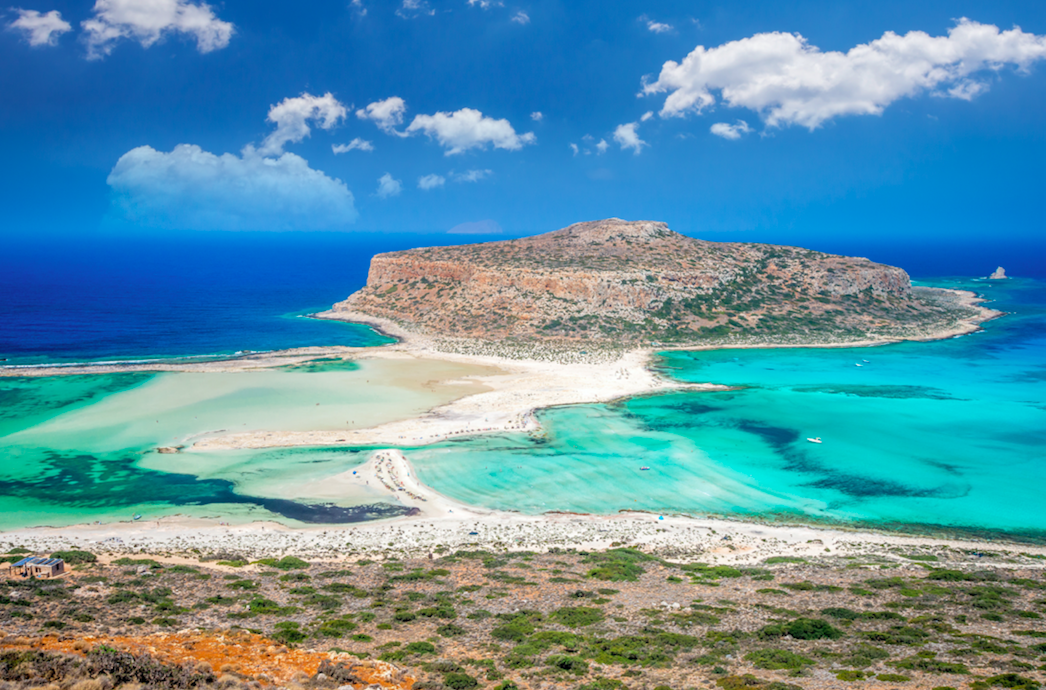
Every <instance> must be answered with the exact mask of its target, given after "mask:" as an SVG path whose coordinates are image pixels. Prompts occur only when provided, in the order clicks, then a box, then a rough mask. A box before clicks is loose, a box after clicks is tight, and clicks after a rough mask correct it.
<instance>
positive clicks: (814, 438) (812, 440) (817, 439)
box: [806, 436, 822, 443]
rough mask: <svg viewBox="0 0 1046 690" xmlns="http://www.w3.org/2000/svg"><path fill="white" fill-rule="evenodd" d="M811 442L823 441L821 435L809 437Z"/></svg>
mask: <svg viewBox="0 0 1046 690" xmlns="http://www.w3.org/2000/svg"><path fill="white" fill-rule="evenodd" d="M806 440H807V441H809V442H810V443H822V441H821V437H820V436H814V437H813V438H807V439H806Z"/></svg>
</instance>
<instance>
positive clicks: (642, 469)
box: [639, 465, 650, 472]
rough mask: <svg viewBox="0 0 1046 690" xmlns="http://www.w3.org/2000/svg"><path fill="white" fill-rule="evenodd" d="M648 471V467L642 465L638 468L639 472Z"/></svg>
mask: <svg viewBox="0 0 1046 690" xmlns="http://www.w3.org/2000/svg"><path fill="white" fill-rule="evenodd" d="M649 469H650V468H649V467H647V466H646V465H643V466H642V467H640V468H639V471H640V472H645V471H647V470H649Z"/></svg>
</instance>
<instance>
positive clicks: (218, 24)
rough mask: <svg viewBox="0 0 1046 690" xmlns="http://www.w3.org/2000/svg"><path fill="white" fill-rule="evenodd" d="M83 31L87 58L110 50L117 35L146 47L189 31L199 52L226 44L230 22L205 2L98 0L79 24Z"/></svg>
mask: <svg viewBox="0 0 1046 690" xmlns="http://www.w3.org/2000/svg"><path fill="white" fill-rule="evenodd" d="M80 25H81V26H82V27H83V29H84V31H85V32H86V36H85V40H86V41H87V57H88V59H98V58H101V57H104V56H106V55H108V54H109V53H111V52H112V50H113V47H114V45H115V44H116V42H117V41H118V40H119V39H121V38H131V39H134V40H136V41H138V42H139V43H141V44H142V46H143V47H145V48H148V47H149V46H151V45H152V44H154V43H156V42H157V41H159V40H160V39H161V38H163V37H164V36H165V35H167V34H171V33H183V34H189V35H191V36H192V37H194V38H195V39H196V48H197V50H199V51H200V52H201V53H209V52H211V51H212V50H217V49H219V48H224V47H225V46H227V45H229V39H230V38H231V37H232V34H233V25H232V24H230V23H229V22H223V21H221V20H220V19H218V18H217V17H216V16H215V15H214V12H213V11H212V10H211V7H210V5H208V4H206V3H202V2H201V3H200V4H193V3H191V2H187V0H98V1H97V2H96V3H95V4H94V17H92V18H91V19H88V20H85V21H83V22H81V23H80Z"/></svg>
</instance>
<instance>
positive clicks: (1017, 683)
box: [970, 673, 1040, 690]
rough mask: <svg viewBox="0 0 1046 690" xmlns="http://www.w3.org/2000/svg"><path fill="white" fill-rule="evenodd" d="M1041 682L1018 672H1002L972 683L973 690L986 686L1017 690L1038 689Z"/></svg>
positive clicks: (981, 689)
mask: <svg viewBox="0 0 1046 690" xmlns="http://www.w3.org/2000/svg"><path fill="white" fill-rule="evenodd" d="M1039 686H1040V683H1039V682H1038V681H1036V680H1032V679H1031V678H1026V677H1025V676H1021V675H1018V674H1016V673H1001V674H999V675H997V676H991V677H989V678H985V679H984V680H975V681H974V682H973V683H971V684H970V687H971V688H972V689H973V690H985V688H990V687H997V688H1014V689H1015V690H1038V688H1039Z"/></svg>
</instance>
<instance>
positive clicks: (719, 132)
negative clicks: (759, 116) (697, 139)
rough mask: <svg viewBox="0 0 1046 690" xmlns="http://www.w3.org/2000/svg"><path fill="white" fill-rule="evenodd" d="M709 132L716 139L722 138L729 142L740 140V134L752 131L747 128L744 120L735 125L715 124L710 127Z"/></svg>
mask: <svg viewBox="0 0 1046 690" xmlns="http://www.w3.org/2000/svg"><path fill="white" fill-rule="evenodd" d="M709 130H710V131H711V132H712V134H714V135H716V136H717V137H723V138H724V139H730V140H731V141H733V140H736V139H740V138H741V135H742V134H748V133H749V132H751V131H752V128H751V127H749V126H748V123H747V122H745V121H744V120H738V121H737V123H736V124H733V125H728V124H727V123H725V122H717V123H715V124H714V125H712V126H711V127H710V128H709Z"/></svg>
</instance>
